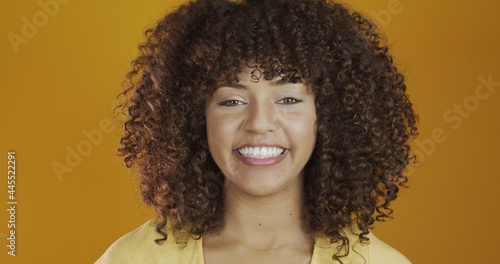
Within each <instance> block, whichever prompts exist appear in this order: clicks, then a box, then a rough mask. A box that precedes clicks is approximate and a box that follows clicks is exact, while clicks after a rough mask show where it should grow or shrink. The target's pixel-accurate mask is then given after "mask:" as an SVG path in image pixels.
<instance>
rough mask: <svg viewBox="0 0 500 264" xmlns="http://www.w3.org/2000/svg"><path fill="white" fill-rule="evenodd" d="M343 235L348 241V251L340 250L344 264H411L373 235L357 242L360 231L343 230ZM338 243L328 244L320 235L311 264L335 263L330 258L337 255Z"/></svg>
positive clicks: (325, 238)
mask: <svg viewBox="0 0 500 264" xmlns="http://www.w3.org/2000/svg"><path fill="white" fill-rule="evenodd" d="M343 234H344V235H345V236H346V237H347V238H348V240H349V249H348V250H347V251H345V250H341V252H340V254H341V255H344V254H345V255H346V256H345V257H341V260H342V261H343V262H344V263H366V264H411V262H410V261H409V260H408V259H407V258H406V257H405V256H404V255H403V254H401V253H399V252H398V251H397V250H396V249H394V248H392V247H391V246H389V245H387V244H386V243H384V242H383V241H382V240H380V239H378V238H377V237H376V236H375V235H374V234H373V233H369V234H368V235H367V237H368V239H369V240H368V241H367V242H361V241H360V240H359V234H360V231H359V230H357V229H356V228H354V227H351V228H345V229H344V230H343ZM338 246H340V243H339V242H337V243H333V244H331V243H330V239H329V238H328V237H326V236H325V235H324V234H322V233H320V234H319V235H318V236H317V238H316V245H315V248H314V252H313V261H312V262H311V263H313V264H319V263H337V262H335V261H333V260H332V256H333V255H334V254H336V253H337V251H338Z"/></svg>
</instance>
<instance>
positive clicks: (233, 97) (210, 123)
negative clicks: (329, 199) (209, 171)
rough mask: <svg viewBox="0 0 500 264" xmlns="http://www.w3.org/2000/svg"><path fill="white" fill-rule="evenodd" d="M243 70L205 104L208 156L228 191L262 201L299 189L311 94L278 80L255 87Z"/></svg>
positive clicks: (309, 133) (310, 144) (311, 121)
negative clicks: (262, 197)
mask: <svg viewBox="0 0 500 264" xmlns="http://www.w3.org/2000/svg"><path fill="white" fill-rule="evenodd" d="M252 70H253V69H251V68H248V67H245V69H244V71H243V72H242V73H241V74H240V75H239V77H240V82H238V83H221V84H219V85H218V86H217V89H216V90H215V91H214V93H213V95H212V96H211V97H210V98H209V99H208V102H207V108H206V120H207V136H208V145H209V148H210V153H211V155H212V157H213V159H214V161H215V162H216V163H217V165H218V167H219V168H220V170H221V171H222V172H223V173H224V175H225V177H226V181H227V184H228V186H229V185H231V187H235V188H236V189H238V190H240V191H243V192H245V193H248V194H251V195H255V196H266V195H271V194H274V193H277V192H279V191H280V190H283V189H284V188H286V187H289V186H290V185H291V184H295V185H296V184H300V183H301V180H302V176H303V173H304V166H305V164H306V163H307V161H308V160H309V158H310V156H311V153H312V151H313V149H314V145H315V142H316V108H315V103H314V94H313V92H312V91H311V90H310V89H309V88H308V87H306V86H305V85H304V84H302V83H295V84H293V83H284V82H283V81H281V78H279V77H278V78H275V79H273V80H270V81H268V80H265V78H263V77H262V78H260V80H258V82H255V80H253V79H252V76H251V71H252Z"/></svg>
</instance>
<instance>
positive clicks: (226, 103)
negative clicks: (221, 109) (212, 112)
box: [217, 99, 244, 106]
mask: <svg viewBox="0 0 500 264" xmlns="http://www.w3.org/2000/svg"><path fill="white" fill-rule="evenodd" d="M217 104H218V105H220V106H237V105H242V104H244V103H243V102H242V101H240V100H234V99H231V100H226V101H223V102H220V103H217Z"/></svg>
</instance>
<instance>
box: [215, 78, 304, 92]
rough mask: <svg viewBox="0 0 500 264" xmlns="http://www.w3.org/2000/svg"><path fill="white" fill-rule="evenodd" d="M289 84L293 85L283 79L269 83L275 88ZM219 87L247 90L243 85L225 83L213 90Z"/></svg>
mask: <svg viewBox="0 0 500 264" xmlns="http://www.w3.org/2000/svg"><path fill="white" fill-rule="evenodd" d="M290 83H293V82H291V81H284V80H283V79H279V80H276V81H274V82H271V86H272V87H276V86H282V85H286V84H290ZM297 83H301V82H297ZM221 87H228V88H235V89H248V88H247V87H246V86H245V85H243V84H239V83H229V82H225V83H221V84H219V85H217V86H215V90H217V89H219V88H221Z"/></svg>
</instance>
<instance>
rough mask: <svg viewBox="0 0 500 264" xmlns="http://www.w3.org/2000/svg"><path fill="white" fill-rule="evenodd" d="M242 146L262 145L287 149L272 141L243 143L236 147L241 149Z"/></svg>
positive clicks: (260, 146)
mask: <svg viewBox="0 0 500 264" xmlns="http://www.w3.org/2000/svg"><path fill="white" fill-rule="evenodd" d="M244 147H252V148H254V147H259V148H262V147H276V148H281V149H287V148H285V147H283V146H281V145H278V144H276V143H272V142H261V143H257V142H255V143H246V144H244V145H241V146H239V147H237V148H236V149H241V148H244Z"/></svg>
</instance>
